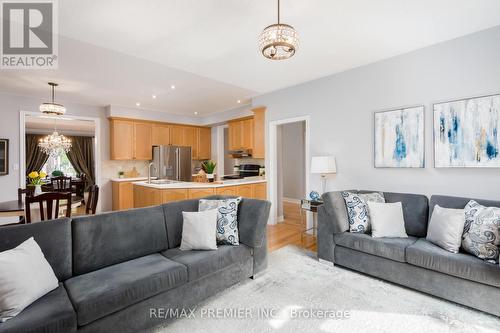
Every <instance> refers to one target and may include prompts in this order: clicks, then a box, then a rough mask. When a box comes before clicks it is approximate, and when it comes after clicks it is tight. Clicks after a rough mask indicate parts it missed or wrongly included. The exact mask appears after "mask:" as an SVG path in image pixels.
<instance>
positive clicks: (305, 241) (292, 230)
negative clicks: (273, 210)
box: [267, 202, 316, 252]
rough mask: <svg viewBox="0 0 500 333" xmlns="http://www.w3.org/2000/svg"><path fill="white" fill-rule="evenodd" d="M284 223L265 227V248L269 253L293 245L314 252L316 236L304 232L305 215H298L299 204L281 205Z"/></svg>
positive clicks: (287, 203)
mask: <svg viewBox="0 0 500 333" xmlns="http://www.w3.org/2000/svg"><path fill="white" fill-rule="evenodd" d="M283 215H284V221H283V222H280V223H278V224H275V225H268V226H267V248H268V250H269V252H272V251H274V250H277V249H279V248H282V247H284V246H287V245H295V246H298V247H301V248H304V249H307V250H310V251H314V252H316V236H313V235H310V234H307V233H305V232H304V230H305V229H306V224H305V223H306V219H305V214H303V215H301V214H300V204H298V203H289V202H284V203H283Z"/></svg>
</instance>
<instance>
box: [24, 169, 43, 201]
mask: <svg viewBox="0 0 500 333" xmlns="http://www.w3.org/2000/svg"><path fill="white" fill-rule="evenodd" d="M28 177H29V179H30V186H35V192H34V195H39V194H42V184H43V182H42V180H43V179H44V178H45V177H47V174H46V173H45V172H43V171H40V172H37V171H32V172H30V173H29V174H28Z"/></svg>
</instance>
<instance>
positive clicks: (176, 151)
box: [175, 148, 181, 180]
mask: <svg viewBox="0 0 500 333" xmlns="http://www.w3.org/2000/svg"><path fill="white" fill-rule="evenodd" d="M175 155H176V159H175V162H176V163H177V173H176V175H175V178H176V180H179V178H180V169H181V157H180V151H179V148H177V149H176V150H175Z"/></svg>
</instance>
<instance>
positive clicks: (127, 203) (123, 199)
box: [111, 182, 134, 210]
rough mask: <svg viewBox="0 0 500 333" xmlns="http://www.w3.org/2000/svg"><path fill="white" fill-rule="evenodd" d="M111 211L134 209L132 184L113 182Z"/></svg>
mask: <svg viewBox="0 0 500 333" xmlns="http://www.w3.org/2000/svg"><path fill="white" fill-rule="evenodd" d="M111 189H112V192H113V193H112V196H113V206H112V209H113V210H126V209H131V208H134V185H133V184H132V182H113V183H112V186H111Z"/></svg>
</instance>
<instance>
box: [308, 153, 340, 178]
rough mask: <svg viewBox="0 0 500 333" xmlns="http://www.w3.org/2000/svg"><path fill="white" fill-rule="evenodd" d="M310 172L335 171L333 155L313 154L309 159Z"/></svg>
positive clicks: (325, 172) (324, 172) (323, 172)
mask: <svg viewBox="0 0 500 333" xmlns="http://www.w3.org/2000/svg"><path fill="white" fill-rule="evenodd" d="M311 173H320V174H327V173H337V165H336V164H335V156H314V157H313V158H312V160H311Z"/></svg>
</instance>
